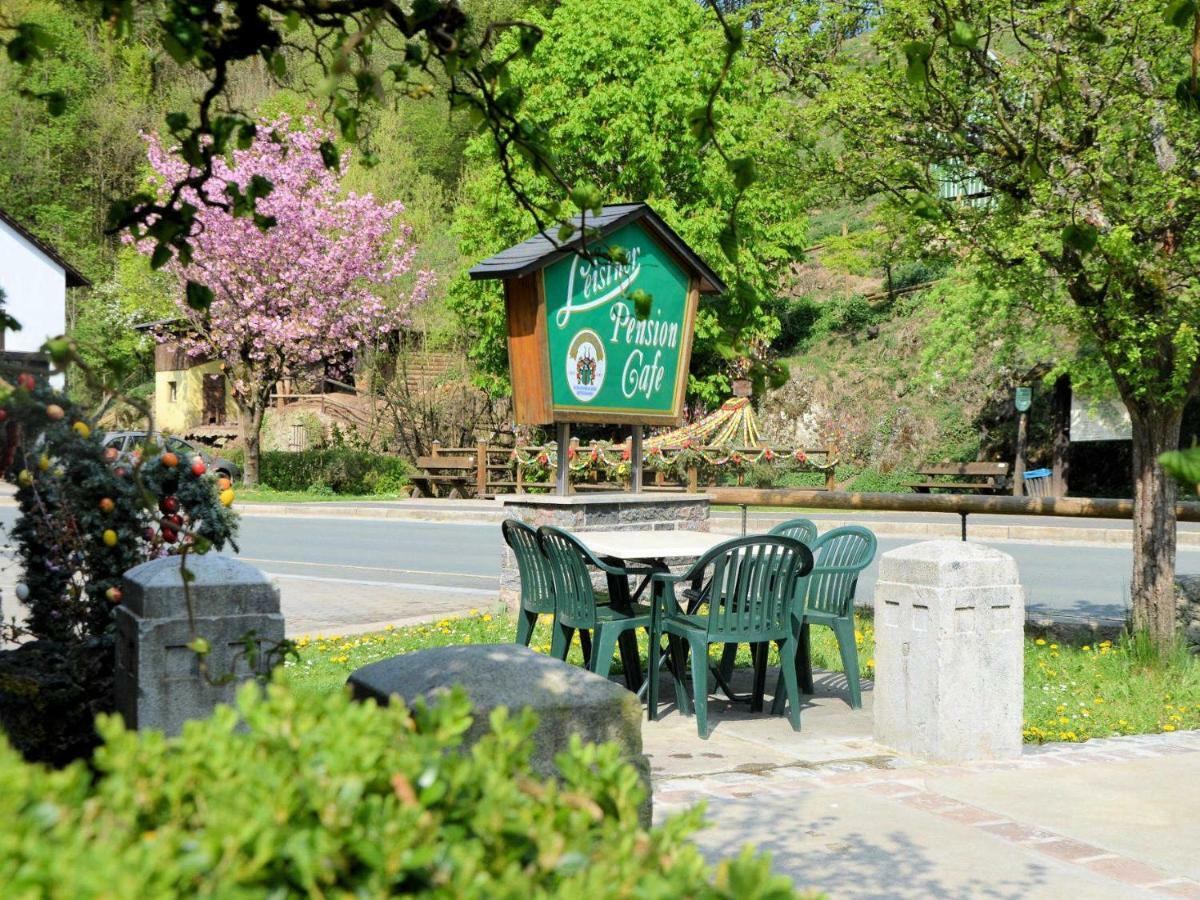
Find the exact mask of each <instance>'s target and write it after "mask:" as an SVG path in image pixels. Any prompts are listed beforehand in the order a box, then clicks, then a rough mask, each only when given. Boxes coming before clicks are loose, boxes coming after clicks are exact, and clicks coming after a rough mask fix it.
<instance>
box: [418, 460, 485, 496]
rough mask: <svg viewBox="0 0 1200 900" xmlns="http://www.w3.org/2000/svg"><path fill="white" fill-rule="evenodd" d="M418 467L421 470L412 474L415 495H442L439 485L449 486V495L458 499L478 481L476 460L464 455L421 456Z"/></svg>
mask: <svg viewBox="0 0 1200 900" xmlns="http://www.w3.org/2000/svg"><path fill="white" fill-rule="evenodd" d="M417 468H418V469H420V470H421V471H420V472H418V473H417V474H415V475H413V476H411V478H410V480H411V481H412V483H413V493H412V495H413V496H414V497H424V496H425V494H426V492H428V494H429V496H431V497H440V496H441V493H440V492H439V485H442V486H446V485H448V486H449V496H450V498H451V499H457V498H461V497H463V496H464V491H465V490H466V489H467V488H468V487H469V486H471V485H474V484H475V481H476V462H475V460H473V459H467V458H466V457H464V456H419V457H417Z"/></svg>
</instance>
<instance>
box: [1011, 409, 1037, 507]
mask: <svg viewBox="0 0 1200 900" xmlns="http://www.w3.org/2000/svg"><path fill="white" fill-rule="evenodd" d="M1013 403H1014V404H1015V405H1016V407H1017V458H1016V459H1015V460H1014V461H1013V496H1014V497H1023V496H1025V444H1026V442H1027V438H1028V434H1029V407H1030V406H1031V405H1032V404H1033V388H1031V387H1019V388H1017V390H1016V392H1015V394H1014V396H1013Z"/></svg>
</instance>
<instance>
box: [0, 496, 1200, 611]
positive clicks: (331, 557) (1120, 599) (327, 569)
mask: <svg viewBox="0 0 1200 900" xmlns="http://www.w3.org/2000/svg"><path fill="white" fill-rule="evenodd" d="M14 512H15V511H14V510H12V509H11V508H10V509H0V525H3V526H7V525H10V524H11V523H12V520H13V516H14ZM916 540H919V539H916ZM912 542H913V539H907V538H881V539H880V541H879V544H880V552H886V551H888V550H891V549H892V548H894V547H898V546H901V545H903V544H905V543H912ZM238 544H239V549H240V553H239V555H240V556H241V557H242V558H243V559H245V560H247V561H248V562H252V563H254V564H255V565H257V566H258V567H259V568H261V569H263V570H264V571H266V572H268V573H271V574H274V575H283V576H291V577H293V578H298V579H303V580H308V581H315V582H327V583H329V586H330V587H331V588H335V587H336V586H337V585H338V584H343V585H345V587H346V590H347V591H348V592H350V591H353V589H354V588H355V586H374V587H379V588H394V589H396V591H397V594H398V596H399V595H400V594H403V595H404V596H405V597H411V596H414V594H423V593H427V594H430V595H438V594H442V593H446V594H450V593H453V594H460V595H477V596H479V597H480V598H483V597H486V596H489V595H491V594H492V593H493V592H494V591H495V590H496V588H497V584H498V580H499V578H498V566H499V558H500V547H501V538H500V528H499V526H497V525H495V524H487V525H476V524H463V523H453V522H411V521H396V520H380V519H365V518H342V519H333V518H327V519H323V518H315V517H307V516H305V517H295V518H285V517H275V516H243V517H242V520H241V533H240V537H239V541H238ZM994 546H996V547H998V548H999V549H1001V550H1003V551H1004V552H1006V553H1009V554H1011V555H1012V556H1013V557H1014V558H1015V559H1016V560H1017V565H1018V567H1019V569H1020V572H1021V581H1022V584H1023V585H1024V586H1025V589H1026V592H1027V598H1028V605H1029V607H1030V609H1032V610H1035V611H1038V612H1041V613H1048V614H1053V615H1055V616H1056V617H1061V618H1121V617H1123V615H1124V611H1125V610H1126V609H1127V607H1128V603H1129V576H1130V566H1131V560H1130V552H1129V551H1128V550H1126V549H1123V548H1118V547H1108V546H1099V545H1097V546H1086V545H1062V544H1057V545H1049V544H1035V543H1020V542H995V543H994ZM1179 571H1180V572H1197V573H1200V550H1193V549H1187V550H1181V551H1180V553H1179ZM876 575H877V564H876V565H872V566H871V568H870V569H869V570H868V571H867V572H866V573H865V575H864V577H863V578H862V579H861V580H860V582H859V594H858V597H859V602H860V603H861V602H865V601H869V600H870V599H871V596H872V592H873V590H874V586H875V580H876ZM397 613H398V614H399V613H402V611H400V610H397Z"/></svg>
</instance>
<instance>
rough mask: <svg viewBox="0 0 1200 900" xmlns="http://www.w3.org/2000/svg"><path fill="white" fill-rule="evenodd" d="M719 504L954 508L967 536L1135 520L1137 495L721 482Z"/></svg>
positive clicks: (715, 494)
mask: <svg viewBox="0 0 1200 900" xmlns="http://www.w3.org/2000/svg"><path fill="white" fill-rule="evenodd" d="M708 493H710V494H711V495H712V498H713V502H714V503H722V504H728V505H731V506H740V507H742V509H743V511H745V509H747V508H748V507H751V506H775V507H783V508H801V509H839V510H843V509H864V510H876V511H882V512H927V513H954V514H956V515H958V516H960V517H961V518H962V539H963V540H964V541H965V540H966V539H967V516H969V515H972V514H977V515H978V514H987V515H1009V516H1070V517H1078V518H1091V519H1131V518H1133V501H1132V500H1110V499H1105V498H1094V497H1008V496H1004V495H992V496H984V495H979V494H884V493H879V494H871V493H856V492H855V493H850V492H846V491H806V490H786V489H783V490H781V489H765V490H756V489H754V488H735V487H719V488H715V489H712V490H710V491H709V492H708ZM1175 514H1176V516H1177V517H1178V519H1179V521H1181V522H1200V503H1191V502H1187V503H1176V504H1175Z"/></svg>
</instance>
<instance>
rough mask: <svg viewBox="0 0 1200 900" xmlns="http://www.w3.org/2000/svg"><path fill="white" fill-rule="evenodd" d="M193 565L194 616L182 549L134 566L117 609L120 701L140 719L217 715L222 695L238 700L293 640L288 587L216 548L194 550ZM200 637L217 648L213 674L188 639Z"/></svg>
mask: <svg viewBox="0 0 1200 900" xmlns="http://www.w3.org/2000/svg"><path fill="white" fill-rule="evenodd" d="M187 568H188V571H189V572H190V573H191V576H192V581H191V582H190V584H189V590H188V594H190V600H191V610H190V612H191V615H190V616H189V610H188V598H187V597H185V595H184V590H183V576H182V574H181V572H180V557H178V556H169V557H165V558H163V559H155V560H151V561H150V562H147V563H142V565H140V566H135V567H134V568H132V569H130V570H129V571H128V572H126V573H125V586H124V594H125V596H124V599H123V601H122V603H121V605H120V606H119V607H117V614H116V625H117V627H116V631H117V648H116V706H117V711H118V712H120V713H121V715H122V716H124V718H125V722H126V724H128V726H129V727H130V728H139V729H144V728H155V729H158V730H160V731H164V732H166V733H167V734H178V733H179V732H180V731H181V730H182V729H183V724H184V722H186V721H188V720H189V719H203V718H207V717H208V716H210V715H212V711H213V708H214V707H215V706H216V705H217V704H219V703H233V701H234V699H235V697H236V695H237V691H238V688H239V687H240V686H241V684H242V683H243V682H245V681H247V680H249V679H251V678H257V677H260V676H262V675H265V674H266V673H267V671H268V670H269V668H270V664H271V661H272V657H273V654H272V650H273V649H274V648H275V647H276V646H277V645H278V644H279V643H280V642H281V641H282V640H283V616H282V615H281V614H280V612H279V588H277V587H276V586H275V585H274V583H272V581H271V580H270V579H269V578H268V577H267V576H266V575H265V574H264V573H263V572H261V571H259V570H258V569H256V568H255V567H254V566H251V565H249V564H247V563H244V562H242V561H241V560H237V559H233V558H232V557H228V556H221V555H218V554H216V553H207V554H204V555H203V556H196V555H192V556H189V557H188V560H187ZM197 636H198V637H201V638H203V639H204V640H205V641H207V642H208V645H209V648H210V650H209V653H208V655H207V657H206V668H207V673H205V672H203V671H202V670H201V667H200V657H199V656H197V654H196V653H195V652H194V651H193V650H192V649H191V648H190V647H188V644H189V643H191V642H192V640H193V639H194V638H195V637H197ZM248 636H251V637H249V638H248ZM248 639H249V640H252V641H253V644H254V647H255V648H256V652H255V654H254V655H253V658H252V657H251V656H250V655H248V654H247V651H246V642H247V640H248Z"/></svg>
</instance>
